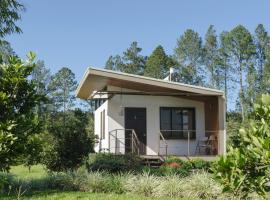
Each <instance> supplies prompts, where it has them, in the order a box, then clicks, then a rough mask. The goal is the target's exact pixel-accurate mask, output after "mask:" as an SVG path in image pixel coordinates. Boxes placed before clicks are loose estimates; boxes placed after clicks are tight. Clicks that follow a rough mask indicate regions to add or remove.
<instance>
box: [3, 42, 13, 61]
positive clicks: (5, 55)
mask: <svg viewBox="0 0 270 200" xmlns="http://www.w3.org/2000/svg"><path fill="white" fill-rule="evenodd" d="M10 56H15V52H14V50H13V49H12V48H11V46H10V43H9V42H7V41H5V40H2V41H1V40H0V63H7V62H8V60H9V57H10Z"/></svg>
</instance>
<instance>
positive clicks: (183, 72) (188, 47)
mask: <svg viewBox="0 0 270 200" xmlns="http://www.w3.org/2000/svg"><path fill="white" fill-rule="evenodd" d="M174 52H175V53H174V54H175V57H176V59H177V62H178V63H179V65H180V66H181V67H180V68H179V70H180V72H179V73H180V74H179V79H180V81H181V82H184V83H188V84H195V85H203V77H202V75H203V69H202V68H201V66H202V62H203V59H202V55H203V49H202V39H201V37H200V36H199V34H198V33H197V32H195V31H193V30H191V29H188V30H186V31H185V32H184V34H183V35H182V36H181V37H180V38H179V39H178V40H177V46H176V48H175V50H174Z"/></svg>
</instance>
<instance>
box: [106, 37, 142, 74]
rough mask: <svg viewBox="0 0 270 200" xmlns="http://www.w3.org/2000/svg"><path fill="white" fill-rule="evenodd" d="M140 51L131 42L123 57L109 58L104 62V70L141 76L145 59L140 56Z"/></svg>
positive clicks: (135, 43) (136, 44)
mask: <svg viewBox="0 0 270 200" xmlns="http://www.w3.org/2000/svg"><path fill="white" fill-rule="evenodd" d="M141 51H142V48H140V47H138V43H137V42H132V43H131V45H130V47H129V48H128V49H127V50H126V51H125V52H123V56H120V55H116V56H110V57H109V59H108V60H107V62H106V65H105V69H111V70H116V71H121V72H125V73H130V74H138V75H142V74H143V73H144V68H145V62H146V59H147V58H146V57H145V56H142V55H141V54H140V53H141Z"/></svg>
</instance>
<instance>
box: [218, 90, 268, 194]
mask: <svg viewBox="0 0 270 200" xmlns="http://www.w3.org/2000/svg"><path fill="white" fill-rule="evenodd" d="M250 117H251V119H250V120H249V128H242V129H240V130H239V141H240V142H239V145H238V147H235V148H233V147H232V148H230V150H229V152H228V153H227V155H226V156H222V157H221V158H220V159H219V160H218V161H217V162H216V164H215V165H214V166H213V171H214V173H215V175H216V177H217V178H218V179H219V180H220V182H221V183H222V184H223V186H224V190H225V191H233V192H234V193H235V194H240V193H242V194H243V195H244V198H247V196H248V195H249V194H251V193H253V192H256V193H257V194H259V195H261V196H265V194H266V192H269V191H270V186H269V182H270V173H269V171H270V137H269V136H270V128H269V124H270V96H269V95H263V96H262V98H261V101H260V102H259V104H255V106H254V112H253V113H252V114H251V116H250Z"/></svg>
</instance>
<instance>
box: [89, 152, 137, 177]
mask: <svg viewBox="0 0 270 200" xmlns="http://www.w3.org/2000/svg"><path fill="white" fill-rule="evenodd" d="M86 167H87V169H88V170H89V171H107V172H110V173H119V172H128V171H137V170H140V169H141V168H142V166H141V159H140V158H139V157H138V156H135V155H132V154H126V155H114V154H110V153H99V154H91V155H90V156H89V158H88V160H87V161H86Z"/></svg>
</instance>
